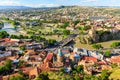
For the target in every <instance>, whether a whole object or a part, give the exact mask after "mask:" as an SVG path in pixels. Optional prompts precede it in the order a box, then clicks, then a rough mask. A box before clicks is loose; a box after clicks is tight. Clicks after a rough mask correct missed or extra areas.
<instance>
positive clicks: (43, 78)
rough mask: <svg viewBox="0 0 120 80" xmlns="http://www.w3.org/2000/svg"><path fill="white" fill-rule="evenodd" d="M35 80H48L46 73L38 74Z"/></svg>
mask: <svg viewBox="0 0 120 80" xmlns="http://www.w3.org/2000/svg"><path fill="white" fill-rule="evenodd" d="M35 80H50V79H49V77H48V74H47V73H40V74H39V75H38V77H37V78H35Z"/></svg>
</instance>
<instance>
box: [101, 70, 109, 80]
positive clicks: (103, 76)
mask: <svg viewBox="0 0 120 80" xmlns="http://www.w3.org/2000/svg"><path fill="white" fill-rule="evenodd" d="M109 76H110V72H108V71H107V70H103V71H102V72H101V79H102V80H109V79H108V78H109Z"/></svg>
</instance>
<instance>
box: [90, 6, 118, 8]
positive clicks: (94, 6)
mask: <svg viewBox="0 0 120 80" xmlns="http://www.w3.org/2000/svg"><path fill="white" fill-rule="evenodd" d="M92 7H95V8H120V6H92Z"/></svg>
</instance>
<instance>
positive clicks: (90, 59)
mask: <svg viewBox="0 0 120 80" xmlns="http://www.w3.org/2000/svg"><path fill="white" fill-rule="evenodd" d="M82 60H87V61H97V58H95V57H91V56H84V57H83V58H82Z"/></svg>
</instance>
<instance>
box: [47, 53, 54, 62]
mask: <svg viewBox="0 0 120 80" xmlns="http://www.w3.org/2000/svg"><path fill="white" fill-rule="evenodd" d="M52 58H53V53H48V54H47V57H46V59H47V61H51V60H52Z"/></svg>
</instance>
